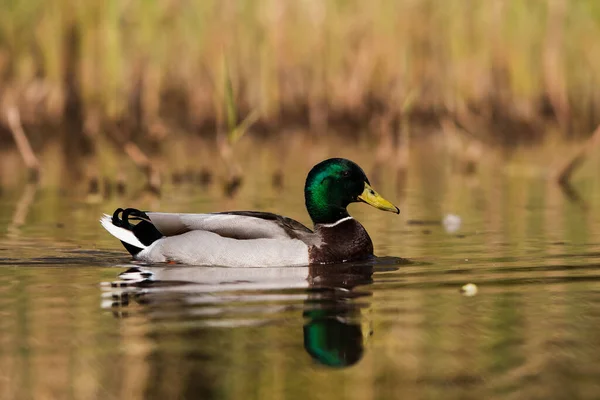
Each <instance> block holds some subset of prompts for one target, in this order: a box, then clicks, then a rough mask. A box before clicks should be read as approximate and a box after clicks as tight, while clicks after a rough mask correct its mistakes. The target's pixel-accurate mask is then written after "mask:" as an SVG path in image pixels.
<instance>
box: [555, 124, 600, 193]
mask: <svg viewBox="0 0 600 400" xmlns="http://www.w3.org/2000/svg"><path fill="white" fill-rule="evenodd" d="M597 147H600V125H598V127H597V128H596V130H594V133H593V134H592V136H591V137H590V138H588V139H587V140H586V141H585V142H584V143H583V144H581V145H580V146H579V147H578V148H577V150H576V151H575V153H574V154H573V155H572V156H571V157H570V158H569V159H567V160H566V161H565V162H564V163H563V164H562V166H561V167H560V168H558V170H557V171H558V172H557V173H556V181H557V182H558V184H559V185H561V186H570V181H571V176H572V175H573V173H574V172H575V170H576V169H577V168H578V167H579V166H580V165H581V164H582V163H583V162H584V161H585V159H586V158H587V157H588V156H589V154H590V153H591V152H592V150H594V149H595V148H597Z"/></svg>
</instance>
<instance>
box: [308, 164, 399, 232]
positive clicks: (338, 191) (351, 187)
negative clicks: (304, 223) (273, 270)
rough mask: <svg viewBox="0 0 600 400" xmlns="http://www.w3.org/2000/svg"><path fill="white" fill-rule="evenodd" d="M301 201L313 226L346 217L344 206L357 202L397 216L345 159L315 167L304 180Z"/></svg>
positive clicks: (397, 212)
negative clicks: (302, 200) (304, 204)
mask: <svg viewBox="0 0 600 400" xmlns="http://www.w3.org/2000/svg"><path fill="white" fill-rule="evenodd" d="M304 199H305V201H306V209H307V210H308V214H309V215H310V217H311V218H312V220H313V222H314V223H315V224H330V223H334V222H336V221H339V220H340V219H342V218H345V217H348V211H346V207H348V204H350V203H354V202H359V201H362V202H364V203H367V204H370V205H372V206H373V207H376V208H379V209H380V210H384V211H391V212H393V213H396V214H399V213H400V210H399V209H398V207H396V206H395V205H393V204H392V203H390V202H389V201H387V200H386V199H384V198H383V197H381V196H380V195H379V194H378V193H377V192H376V191H375V190H373V188H371V185H370V184H369V179H367V176H366V175H365V173H364V171H363V170H362V169H361V168H360V167H359V166H358V165H356V164H355V163H353V162H352V161H350V160H346V159H345V158H330V159H328V160H325V161H322V162H320V163H319V164H317V165H315V166H314V167H313V169H312V170H311V171H310V172H309V173H308V177H307V178H306V184H305V186H304Z"/></svg>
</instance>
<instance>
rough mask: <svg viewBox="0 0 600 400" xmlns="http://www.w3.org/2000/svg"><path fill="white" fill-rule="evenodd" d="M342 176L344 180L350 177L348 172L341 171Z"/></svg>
mask: <svg viewBox="0 0 600 400" xmlns="http://www.w3.org/2000/svg"><path fill="white" fill-rule="evenodd" d="M342 176H343V177H344V178H347V177H349V176H350V171H342Z"/></svg>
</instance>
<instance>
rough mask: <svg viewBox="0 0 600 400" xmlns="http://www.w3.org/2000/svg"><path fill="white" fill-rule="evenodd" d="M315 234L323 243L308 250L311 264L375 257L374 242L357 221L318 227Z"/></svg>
mask: <svg viewBox="0 0 600 400" xmlns="http://www.w3.org/2000/svg"><path fill="white" fill-rule="evenodd" d="M315 233H317V234H318V235H319V237H320V239H321V241H320V243H319V244H318V245H314V246H310V247H309V249H308V258H309V261H310V263H311V264H322V263H336V262H344V261H356V260H362V259H365V258H368V257H369V256H372V255H373V242H372V241H371V238H370V237H369V234H368V233H367V231H366V230H365V228H364V227H363V226H362V225H361V224H360V223H359V222H358V221H356V220H355V219H352V218H351V219H348V220H345V221H342V222H340V223H338V224H334V225H317V226H316V227H315Z"/></svg>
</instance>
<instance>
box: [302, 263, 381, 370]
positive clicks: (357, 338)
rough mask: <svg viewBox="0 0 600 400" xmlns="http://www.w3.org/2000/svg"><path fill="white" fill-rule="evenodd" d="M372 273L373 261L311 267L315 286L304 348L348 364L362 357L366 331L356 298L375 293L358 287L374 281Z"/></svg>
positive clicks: (332, 362)
mask: <svg viewBox="0 0 600 400" xmlns="http://www.w3.org/2000/svg"><path fill="white" fill-rule="evenodd" d="M372 275H373V266H372V265H348V266H346V265H342V266H338V267H336V268H330V267H329V266H313V267H309V282H310V283H311V285H312V286H313V288H314V289H315V290H313V291H312V293H311V294H309V296H308V299H307V300H306V301H305V311H304V313H303V314H304V317H305V319H306V323H305V324H304V328H303V333H304V348H305V350H306V352H307V353H308V354H310V356H311V357H312V358H313V359H314V360H315V361H317V362H319V363H320V364H323V365H327V366H330V367H346V366H350V365H353V364H355V363H357V362H358V361H359V360H360V359H361V358H362V356H363V353H364V343H363V341H364V337H365V334H364V332H363V330H362V326H361V312H360V308H361V307H360V303H358V302H356V301H354V299H355V298H357V297H361V296H363V297H364V296H371V292H370V291H366V290H364V291H361V292H359V291H356V290H355V288H356V287H357V286H360V285H368V284H370V283H371V282H372ZM370 334H371V332H368V333H367V335H370Z"/></svg>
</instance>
